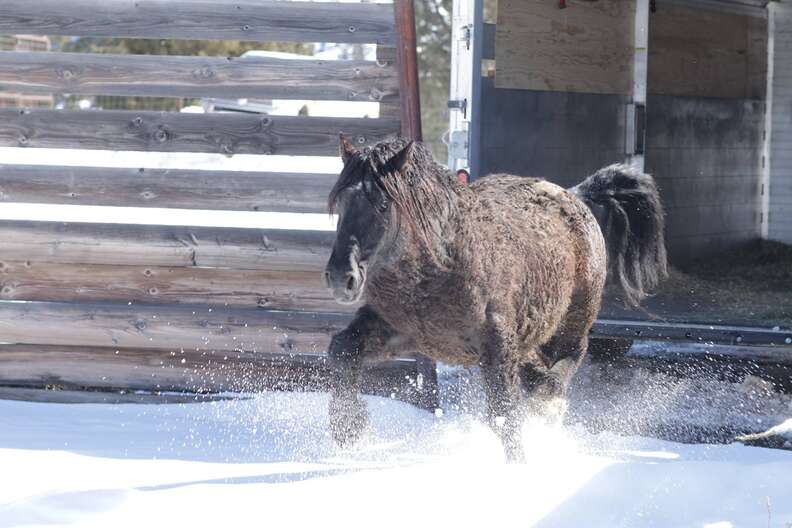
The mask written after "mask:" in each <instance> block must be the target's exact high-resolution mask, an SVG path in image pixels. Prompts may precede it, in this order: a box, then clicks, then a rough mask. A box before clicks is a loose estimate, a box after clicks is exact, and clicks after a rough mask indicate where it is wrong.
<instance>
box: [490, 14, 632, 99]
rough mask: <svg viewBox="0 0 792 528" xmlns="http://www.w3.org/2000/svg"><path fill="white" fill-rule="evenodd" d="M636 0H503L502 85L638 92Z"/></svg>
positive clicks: (499, 37)
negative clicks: (561, 3) (561, 4)
mask: <svg viewBox="0 0 792 528" xmlns="http://www.w3.org/2000/svg"><path fill="white" fill-rule="evenodd" d="M634 12H635V3H634V1H633V0H601V1H598V2H588V1H585V0H567V8H566V9H559V8H558V2H557V1H556V0H503V1H502V3H501V5H499V6H498V25H497V28H496V46H495V58H496V62H497V69H496V75H495V85H496V86H497V87H498V88H520V89H527V90H550V91H561V92H584V93H603V94H630V93H632V63H633V27H634V22H633V20H634Z"/></svg>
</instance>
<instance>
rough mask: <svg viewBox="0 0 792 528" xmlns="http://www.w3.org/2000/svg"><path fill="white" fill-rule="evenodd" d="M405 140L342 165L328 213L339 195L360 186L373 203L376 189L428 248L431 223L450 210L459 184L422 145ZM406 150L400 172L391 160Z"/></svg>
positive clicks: (380, 146)
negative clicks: (342, 168) (406, 154)
mask: <svg viewBox="0 0 792 528" xmlns="http://www.w3.org/2000/svg"><path fill="white" fill-rule="evenodd" d="M410 143H411V142H410V141H409V140H407V139H404V138H398V139H394V140H392V141H388V142H383V143H379V144H377V145H375V146H374V147H372V148H370V149H364V151H363V152H358V153H356V154H355V155H354V156H353V157H352V158H351V159H350V160H349V161H348V162H347V163H346V164H345V166H344V170H343V171H341V174H340V176H339V178H338V181H337V182H336V184H335V185H334V186H333V189H332V190H331V191H330V196H329V199H328V210H329V211H330V214H333V212H334V211H335V209H336V204H337V202H338V198H339V196H340V195H341V193H342V192H343V191H344V190H346V189H349V188H352V187H355V186H357V185H361V186H362V188H363V191H364V192H365V193H366V196H367V197H368V198H369V199H370V200H372V197H371V194H370V191H369V190H368V189H371V188H372V186H376V187H377V188H378V189H379V190H380V191H381V192H382V193H384V194H385V196H386V197H387V199H388V200H390V201H391V202H392V203H393V204H394V205H395V206H396V208H397V210H398V212H399V215H400V216H401V218H402V219H403V220H405V221H406V222H407V224H408V225H409V226H410V227H411V228H412V229H413V230H414V232H415V234H416V235H417V236H418V237H419V238H421V239H423V240H424V241H425V242H427V244H429V247H431V243H430V241H431V239H432V234H433V232H434V231H433V229H432V224H433V220H437V219H440V218H442V217H443V215H444V214H445V213H446V212H447V211H448V210H449V209H450V208H451V207H453V204H454V200H453V199H452V195H453V194H454V193H455V188H456V187H457V186H459V182H458V181H457V179H456V178H454V176H453V175H452V174H451V172H449V171H448V170H447V169H446V168H445V167H443V166H442V165H440V164H438V163H437V162H436V161H435V160H434V158H433V157H432V153H431V151H430V150H429V148H428V147H426V146H425V145H424V144H423V143H419V142H412V145H410ZM408 147H409V149H410V150H409V152H408V156H407V159H406V160H405V161H404V163H403V165H402V169H401V171H400V170H399V169H398V168H397V167H396V166H395V165H394V161H393V160H394V157H396V155H397V154H399V153H400V152H401V151H402V150H403V149H405V148H408Z"/></svg>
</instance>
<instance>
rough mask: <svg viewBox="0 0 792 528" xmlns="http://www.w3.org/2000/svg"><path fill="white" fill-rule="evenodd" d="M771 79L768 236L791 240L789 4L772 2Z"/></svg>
mask: <svg viewBox="0 0 792 528" xmlns="http://www.w3.org/2000/svg"><path fill="white" fill-rule="evenodd" d="M769 9H770V10H771V14H770V16H771V19H772V23H771V25H772V26H773V30H772V31H773V34H772V37H771V38H772V39H773V45H772V47H773V57H772V60H773V72H774V75H773V79H772V125H771V127H772V128H771V130H770V138H771V139H770V167H769V169H770V170H769V173H770V174H769V176H770V178H769V200H768V211H769V218H768V230H767V236H768V238H770V239H772V240H779V241H782V242H788V243H792V75H790V71H789V65H790V64H792V5H790V4H789V3H776V2H774V3H772V4H771V5H770V7H769Z"/></svg>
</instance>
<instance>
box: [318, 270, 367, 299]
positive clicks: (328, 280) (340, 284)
mask: <svg viewBox="0 0 792 528" xmlns="http://www.w3.org/2000/svg"><path fill="white" fill-rule="evenodd" d="M324 280H325V285H326V286H327V287H328V288H330V289H331V290H332V291H333V298H334V299H335V300H336V302H337V303H339V304H354V303H356V302H358V301H359V300H360V299H361V297H363V287H364V286H365V284H366V269H365V268H364V267H363V266H357V269H352V270H347V271H345V272H344V273H334V272H333V271H331V270H325V272H324Z"/></svg>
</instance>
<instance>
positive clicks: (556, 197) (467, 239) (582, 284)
mask: <svg viewBox="0 0 792 528" xmlns="http://www.w3.org/2000/svg"><path fill="white" fill-rule="evenodd" d="M341 156H342V158H343V161H344V169H343V171H342V172H341V175H340V177H339V179H338V182H337V183H336V184H335V187H334V188H333V190H332V192H331V194H330V210H331V211H336V212H337V213H338V215H339V218H338V229H337V237H336V241H335V245H334V247H333V253H332V255H331V257H330V260H329V262H328V264H327V268H326V270H325V280H326V282H327V284H328V286H329V287H330V288H332V290H333V295H334V296H335V298H336V300H337V301H338V302H341V303H354V302H358V301H361V300H362V301H363V302H364V304H363V306H362V307H361V308H360V309H359V310H358V311H357V314H356V315H355V318H354V320H353V321H352V323H351V324H350V325H349V326H348V327H347V328H346V329H345V330H343V331H342V332H339V333H338V334H336V335H335V336H334V337H333V340H332V342H331V345H330V350H329V357H330V361H331V364H332V365H333V367H334V379H333V384H332V394H331V400H330V424H331V428H332V433H333V436H334V437H335V439H336V441H337V442H338V443H339V444H341V445H347V444H349V443H352V442H354V441H355V440H356V439H357V438H358V436H359V435H360V433H361V432H362V430H363V428H364V427H365V424H366V419H367V414H366V408H365V404H364V403H363V402H362V401H361V400H360V399H359V396H358V393H359V389H360V384H361V371H362V366H363V363H364V362H368V361H377V360H382V359H385V358H388V357H393V356H397V355H399V354H403V353H405V352H409V351H416V350H417V351H420V352H422V353H424V354H426V355H427V356H429V357H431V358H433V359H435V360H437V361H441V362H444V363H447V364H454V365H475V366H479V367H480V368H481V372H482V377H483V379H484V385H485V392H486V395H487V409H488V416H489V420H490V423H491V426H492V427H493V428H494V429H495V431H496V432H497V433H498V434H499V436H500V437H501V439H502V441H503V444H504V448H505V450H506V454H507V456H508V458H509V459H512V460H519V459H520V458H521V457H522V452H521V448H520V446H521V441H520V427H521V424H522V418H523V412H524V411H525V410H531V409H533V410H541V409H543V408H546V404H547V403H549V402H551V401H554V400H555V401H563V398H564V396H565V392H566V389H567V386H568V384H569V382H570V379H571V378H572V376H573V374H574V373H575V371H576V370H577V368H578V366H579V364H580V361H581V359H582V357H583V355H584V353H585V352H586V347H587V336H588V332H589V328H591V325H592V323H593V322H594V319H595V317H596V315H597V312H598V310H599V307H600V299H601V297H602V289H603V286H604V284H605V280H606V275H610V276H611V278H612V279H613V280H614V281H615V282H616V283H617V284H618V285H620V286H621V288H622V290H623V291H624V296H625V300H626V301H627V302H629V303H631V304H637V303H638V302H639V301H640V299H641V298H642V297H644V296H645V291H646V290H647V289H648V288H651V287H653V286H654V285H655V284H656V283H657V281H658V279H659V277H661V276H663V275H664V274H665V273H666V256H665V246H664V241H663V223H664V217H663V210H662V207H661V204H660V200H659V197H658V193H657V189H656V187H655V184H654V181H653V180H652V178H651V177H650V176H648V175H646V174H643V173H640V172H638V171H635V170H633V169H630V168H629V167H626V166H622V165H613V166H610V167H606V168H604V169H602V170H600V171H598V172H597V173H596V174H594V175H592V176H590V177H589V178H587V179H586V180H585V181H583V182H582V183H580V184H579V185H577V186H576V187H573V188H572V189H569V190H567V189H563V188H561V187H559V186H557V185H555V184H552V183H549V182H547V181H543V180H538V179H533V178H524V177H517V176H509V175H505V174H504V175H500V174H499V175H492V176H488V177H486V178H482V179H480V180H478V181H476V182H475V183H473V184H472V185H471V186H470V187H465V186H463V185H461V184H460V183H459V182H458V180H457V178H456V177H454V176H453V175H452V174H451V173H450V172H449V171H448V170H446V169H445V168H444V167H442V166H441V165H439V164H437V163H436V162H435V161H434V160H433V158H432V156H431V154H430V152H429V151H428V149H427V148H426V147H424V146H423V145H421V144H420V143H412V142H407V141H405V140H395V141H392V142H389V143H381V144H379V145H377V146H376V147H374V148H372V149H371V150H370V151H369V150H367V151H366V152H364V153H361V152H358V151H357V150H355V148H354V147H353V146H352V145H350V144H349V143H347V142H346V141H345V140H344V139H343V138H342V140H341ZM603 235H604V236H603ZM523 391H524V392H525V395H526V396H527V401H526V403H527V404H528V405H523V397H524V396H523Z"/></svg>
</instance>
